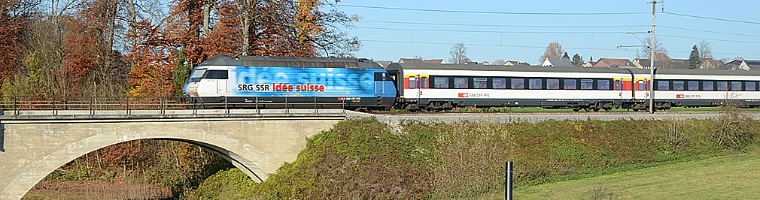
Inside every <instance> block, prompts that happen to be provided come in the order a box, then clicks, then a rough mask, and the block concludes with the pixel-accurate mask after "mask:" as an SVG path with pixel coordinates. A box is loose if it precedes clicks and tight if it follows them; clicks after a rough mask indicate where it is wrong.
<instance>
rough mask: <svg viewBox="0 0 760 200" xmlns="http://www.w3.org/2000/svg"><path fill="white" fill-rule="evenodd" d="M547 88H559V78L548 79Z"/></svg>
mask: <svg viewBox="0 0 760 200" xmlns="http://www.w3.org/2000/svg"><path fill="white" fill-rule="evenodd" d="M546 89H550V90H559V79H546Z"/></svg>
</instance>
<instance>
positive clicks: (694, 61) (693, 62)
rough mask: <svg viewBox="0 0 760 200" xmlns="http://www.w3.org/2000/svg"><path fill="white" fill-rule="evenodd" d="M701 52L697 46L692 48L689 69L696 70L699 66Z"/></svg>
mask: <svg viewBox="0 0 760 200" xmlns="http://www.w3.org/2000/svg"><path fill="white" fill-rule="evenodd" d="M699 63H700V60H699V50H698V49H697V45H694V47H692V48H691V54H690V55H689V69H696V68H697V67H698V66H699Z"/></svg>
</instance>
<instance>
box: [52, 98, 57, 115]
mask: <svg viewBox="0 0 760 200" xmlns="http://www.w3.org/2000/svg"><path fill="white" fill-rule="evenodd" d="M53 116H58V108H57V107H55V97H53Z"/></svg>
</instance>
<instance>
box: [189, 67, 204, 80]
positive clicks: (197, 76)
mask: <svg viewBox="0 0 760 200" xmlns="http://www.w3.org/2000/svg"><path fill="white" fill-rule="evenodd" d="M204 73H206V69H199V70H193V74H191V75H190V80H188V81H189V82H198V81H201V78H203V74H204Z"/></svg>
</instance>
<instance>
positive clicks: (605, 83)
mask: <svg viewBox="0 0 760 200" xmlns="http://www.w3.org/2000/svg"><path fill="white" fill-rule="evenodd" d="M596 86H597V87H596V88H597V89H598V90H610V80H598V81H596Z"/></svg>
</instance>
